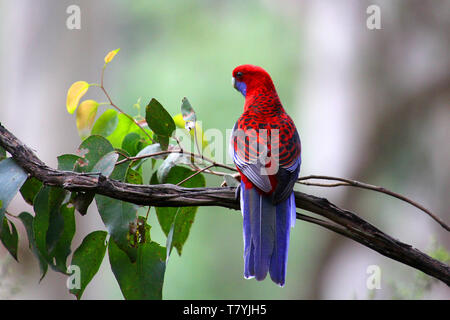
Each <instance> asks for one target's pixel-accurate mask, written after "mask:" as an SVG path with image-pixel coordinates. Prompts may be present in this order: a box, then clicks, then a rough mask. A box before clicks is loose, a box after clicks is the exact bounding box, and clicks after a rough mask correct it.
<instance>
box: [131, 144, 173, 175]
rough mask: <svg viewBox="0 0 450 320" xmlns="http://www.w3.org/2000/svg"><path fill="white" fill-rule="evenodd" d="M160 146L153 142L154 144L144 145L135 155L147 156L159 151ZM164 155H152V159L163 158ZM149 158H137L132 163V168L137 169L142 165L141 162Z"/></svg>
mask: <svg viewBox="0 0 450 320" xmlns="http://www.w3.org/2000/svg"><path fill="white" fill-rule="evenodd" d="M161 151H162V150H161V146H160V145H159V143H155V144H151V145H149V146H146V147H145V148H144V149H142V150H141V151H139V152H138V153H137V154H136V157H142V156H148V155H151V154H154V153H157V152H161ZM164 157H165V155H160V156H154V157H152V159H164ZM148 159H150V158H143V159H141V160H137V161H135V162H134V164H133V169H139V167H140V166H141V165H142V163H144V162H145V161H146V160H148Z"/></svg>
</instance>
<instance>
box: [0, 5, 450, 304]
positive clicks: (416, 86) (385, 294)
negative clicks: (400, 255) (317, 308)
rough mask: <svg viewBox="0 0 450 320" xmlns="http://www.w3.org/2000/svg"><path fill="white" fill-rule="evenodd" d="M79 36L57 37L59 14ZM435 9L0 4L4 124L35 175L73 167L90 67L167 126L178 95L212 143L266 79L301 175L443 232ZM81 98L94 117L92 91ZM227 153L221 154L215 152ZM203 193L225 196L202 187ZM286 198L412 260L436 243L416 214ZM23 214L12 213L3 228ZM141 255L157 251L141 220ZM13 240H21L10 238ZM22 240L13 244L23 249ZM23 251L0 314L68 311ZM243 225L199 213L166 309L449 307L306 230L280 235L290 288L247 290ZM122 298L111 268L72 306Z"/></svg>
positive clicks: (168, 282) (441, 40) (443, 87)
mask: <svg viewBox="0 0 450 320" xmlns="http://www.w3.org/2000/svg"><path fill="white" fill-rule="evenodd" d="M373 3H375V4H377V5H378V6H379V7H380V8H381V19H382V20H381V21H382V29H381V30H369V29H368V28H367V27H366V19H367V17H368V15H367V13H366V9H367V7H368V6H369V5H370V4H373ZM72 4H75V5H78V6H79V7H80V9H81V29H80V30H69V29H67V27H66V19H67V17H68V16H69V14H67V13H66V9H67V7H68V6H69V5H72ZM448 12H449V2H448V1H413V0H411V1H408V0H399V1H396V2H394V3H392V2H390V1H387V0H386V1H381V0H380V1H354V0H345V1H339V2H336V1H326V0H320V1H292V0H291V1H289V0H283V1H256V0H251V1H237V0H227V1H218V0H215V1H213V0H192V1H180V0H177V1H162V0H158V1H128V2H125V1H112V0H110V1H106V0H98V1H87V0H86V1H81V0H79V1H66V0H64V1H58V2H56V1H50V0H41V1H39V2H37V1H26V0H19V1H14V2H12V1H1V0H0V26H1V33H0V50H1V51H0V70H1V75H0V97H1V98H2V104H1V106H0V121H1V122H2V123H3V124H4V125H5V126H6V127H7V128H8V129H9V130H11V131H12V132H14V133H15V134H16V135H17V136H18V137H19V138H20V139H22V141H24V142H25V143H26V144H28V145H29V146H30V147H32V148H33V149H34V150H36V152H37V154H38V156H39V157H41V159H43V160H44V161H45V162H46V163H47V164H49V165H51V166H55V165H56V157H57V156H58V155H60V154H62V153H71V152H73V151H74V150H75V149H76V147H77V146H78V144H79V138H78V135H77V130H76V126H75V118H74V116H73V115H69V114H67V112H66V110H65V98H66V97H65V95H66V91H67V89H68V88H69V86H70V84H71V83H73V82H74V81H77V80H85V81H88V82H91V83H92V82H98V81H99V77H100V71H101V67H102V65H103V57H104V56H105V54H106V53H107V52H108V51H110V50H112V49H115V48H119V47H120V48H121V51H120V52H119V54H118V55H117V56H116V58H115V59H114V61H113V62H112V63H110V64H109V66H108V68H107V71H106V75H105V86H106V87H107V89H108V91H109V92H110V94H111V96H112V99H113V101H114V102H115V103H116V104H118V105H119V106H120V107H121V108H123V109H124V110H126V111H129V112H130V113H131V114H134V112H135V110H134V109H133V107H132V106H133V104H134V103H135V102H136V101H137V99H138V98H141V101H142V105H145V104H146V103H147V102H148V101H149V100H150V99H151V98H152V97H154V98H157V99H158V100H159V101H160V102H161V103H162V104H163V105H164V107H165V108H166V109H167V110H168V111H169V112H170V113H171V114H172V115H175V114H177V113H179V108H180V105H181V99H182V98H183V97H184V96H186V97H188V98H189V100H190V102H191V103H192V105H193V106H194V108H195V110H196V113H197V117H198V118H199V119H200V120H201V121H202V122H203V127H204V129H208V128H217V129H219V130H221V131H222V132H223V133H224V134H225V130H226V129H231V128H232V127H233V125H234V123H235V121H236V119H237V118H238V117H239V115H240V113H241V112H242V106H243V97H242V96H241V95H240V94H239V93H238V92H236V91H235V90H234V89H233V88H232V87H231V72H232V70H233V68H234V67H236V66H237V65H240V64H244V63H251V64H256V65H260V66H262V67H264V68H265V69H266V70H267V71H268V72H269V73H270V74H271V76H272V78H273V80H274V82H275V85H276V87H277V89H278V93H279V95H280V97H281V100H282V102H283V105H284V107H285V109H286V110H287V112H288V113H289V114H290V115H291V116H292V118H293V119H294V121H295V122H296V124H297V127H298V130H299V133H300V137H301V139H302V147H303V157H302V158H303V164H302V172H301V174H302V175H309V174H329V175H335V176H345V177H349V178H354V179H358V180H362V181H365V182H368V183H372V184H378V185H382V186H385V187H387V188H389V189H392V190H394V191H397V192H399V193H403V194H407V195H409V196H410V197H412V198H414V199H415V200H417V201H418V202H419V203H423V204H424V205H425V206H426V207H428V208H430V209H431V210H433V211H434V212H436V213H437V214H438V215H439V216H440V217H442V218H443V219H444V220H446V221H447V222H448V219H449V211H448V209H449V203H448V199H447V197H448V194H449V192H450V174H449V172H450V151H449V147H448V145H449V144H448V141H449V140H450V108H449V103H448V101H450V100H449V99H448V97H449V93H450V81H449V74H450V72H449V71H450V65H449V64H450V63H449V61H448V56H449V53H450V52H449V47H450V46H449V38H448V34H447V32H446V31H445V30H449V29H450V28H449V27H450V17H449V14H448ZM88 97H90V98H93V99H97V100H98V101H104V97H103V96H102V95H101V94H100V92H95V90H90V91H89V93H88ZM224 144H225V145H226V143H224ZM207 182H208V184H209V185H211V186H217V185H220V183H221V180H220V179H217V178H214V177H208V180H207ZM299 190H302V191H303V192H308V193H312V194H315V195H321V196H326V197H328V198H329V199H330V200H331V201H333V202H335V203H336V204H338V205H340V206H342V207H344V208H348V209H351V210H354V211H355V212H358V213H359V214H361V216H363V218H365V219H367V220H369V221H370V222H372V223H374V224H375V225H376V226H378V227H380V228H381V229H382V230H384V231H386V232H388V233H389V234H391V235H393V236H394V237H398V238H399V239H401V240H402V241H404V242H407V243H411V244H413V245H414V246H416V247H418V248H419V249H421V250H424V251H427V250H428V251H430V250H432V249H433V244H432V243H433V240H432V239H435V241H436V242H437V243H438V244H440V245H442V246H444V247H447V249H448V248H449V247H450V239H449V236H448V233H446V232H445V231H443V230H441V228H440V227H439V226H437V225H436V224H435V223H434V222H432V221H430V219H429V218H428V217H426V216H425V215H423V214H422V213H421V212H420V211H418V210H417V209H415V208H412V207H410V206H408V205H406V204H403V203H401V202H398V201H396V200H393V199H390V198H387V197H386V196H382V195H379V194H374V193H371V192H367V191H360V190H355V189H351V190H350V189H327V190H324V189H319V188H312V187H301V188H299ZM22 210H30V208H29V207H27V205H26V204H23V203H22V202H21V201H20V199H16V200H15V201H14V202H13V204H12V206H11V211H12V212H16V213H19V212H21V211H22ZM150 222H151V224H152V225H153V228H152V231H151V232H152V238H153V239H155V240H156V241H158V242H160V243H161V244H164V243H165V237H164V235H163V233H162V232H161V230H160V228H159V225H158V223H157V221H156V218H155V214H154V211H153V210H152V211H151V220H150ZM77 228H78V231H79V234H77V236H76V238H75V239H74V243H73V249H74V248H76V247H77V246H78V245H79V243H80V242H81V240H82V239H83V237H84V235H86V234H87V233H89V232H91V231H93V230H97V229H104V226H103V224H102V222H101V220H100V219H99V217H98V214H97V212H96V208H95V205H93V206H91V208H90V210H89V214H88V216H86V217H79V216H78V217H77ZM19 231H20V233H21V236H22V238H23V237H24V236H25V233H24V230H23V229H21V230H19ZM24 240H25V239H24ZM24 240H22V241H21V243H20V245H21V248H20V252H19V259H21V263H20V264H16V263H15V262H14V261H11V259H9V258H8V256H7V253H6V250H4V249H3V248H0V298H2V299H20V298H25V299H28V298H34V299H35V298H38V299H39V298H43V299H47V298H56V299H71V298H72V297H71V295H70V294H69V293H68V292H67V290H66V288H65V277H63V276H62V275H59V274H56V273H53V272H51V273H50V274H49V275H48V276H47V277H46V278H45V279H44V280H43V281H42V283H41V284H37V281H38V275H37V274H38V266H37V263H36V261H35V260H34V257H32V256H31V255H30V253H29V251H28V249H27V248H26V241H24ZM242 242H243V241H242V217H241V214H240V213H239V212H237V211H230V210H226V209H223V208H216V207H209V208H200V209H199V210H198V213H197V216H196V219H195V223H194V225H193V227H192V230H191V233H190V236H189V239H188V241H187V243H186V245H185V247H184V249H183V255H182V257H178V256H177V254H176V253H174V254H173V255H172V256H171V259H170V261H169V264H168V267H167V271H166V277H165V286H164V291H163V296H164V298H165V299H329V298H331V299H352V298H356V299H368V298H375V299H377V298H384V299H391V298H429V299H434V298H448V297H450V291H449V289H448V287H446V286H445V285H443V284H440V283H436V282H433V283H432V285H431V286H430V288H429V289H427V290H422V289H421V288H420V286H419V287H418V285H417V283H416V277H417V275H416V272H415V271H414V270H413V269H411V268H409V267H406V266H404V265H401V264H399V263H396V262H394V261H392V260H389V259H387V258H385V257H383V256H381V255H379V254H377V253H376V252H373V251H371V250H370V249H368V248H366V247H362V246H361V245H358V244H356V243H353V242H352V241H350V240H346V239H343V238H342V237H340V236H338V235H335V234H332V233H331V232H329V231H326V230H324V229H322V228H319V227H317V226H313V225H310V224H308V223H306V222H300V221H298V222H297V225H296V227H295V229H293V231H292V233H291V245H290V253H289V262H288V273H287V284H286V286H285V287H284V288H279V287H278V286H276V285H274V284H273V283H272V282H271V281H270V280H267V281H264V282H256V281H255V280H245V279H244V278H243V259H242V251H243V243H242ZM374 264H375V265H379V266H380V267H381V269H382V275H383V278H382V289H381V290H376V291H374V292H369V291H368V290H367V287H366V279H367V276H368V275H367V273H366V269H367V267H368V266H369V265H374ZM121 297H122V295H121V293H120V289H119V287H118V285H117V284H116V283H115V279H114V276H113V274H112V272H111V270H110V267H109V262H108V260H107V259H105V261H104V263H103V265H102V267H101V269H100V271H99V274H98V275H97V276H96V277H95V278H94V280H93V281H92V283H91V284H90V285H89V286H88V287H87V289H86V291H85V294H84V298H85V299H100V298H105V299H120V298H121Z"/></svg>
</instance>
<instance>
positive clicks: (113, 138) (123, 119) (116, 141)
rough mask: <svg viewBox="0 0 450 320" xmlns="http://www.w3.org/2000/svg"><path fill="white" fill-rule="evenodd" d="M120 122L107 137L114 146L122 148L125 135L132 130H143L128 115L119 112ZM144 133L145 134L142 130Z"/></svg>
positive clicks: (138, 131) (137, 131)
mask: <svg viewBox="0 0 450 320" xmlns="http://www.w3.org/2000/svg"><path fill="white" fill-rule="evenodd" d="M117 117H118V121H119V122H118V124H117V127H116V129H115V130H114V131H113V132H112V133H111V134H110V135H109V136H108V137H107V139H108V140H109V142H111V144H112V145H113V146H114V148H121V147H122V142H123V140H124V138H125V136H126V135H127V134H129V133H131V132H136V133H138V134H140V133H141V132H142V130H141V129H140V128H139V127H138V126H137V124H136V123H135V122H134V121H132V120H131V119H130V118H128V117H127V116H126V115H124V114H122V113H119V115H118V116H117ZM142 134H144V133H143V132H142Z"/></svg>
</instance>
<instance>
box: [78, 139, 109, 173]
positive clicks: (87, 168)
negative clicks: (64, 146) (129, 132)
mask: <svg viewBox="0 0 450 320" xmlns="http://www.w3.org/2000/svg"><path fill="white" fill-rule="evenodd" d="M111 151H114V148H113V147H112V145H111V143H110V142H109V141H108V140H106V139H105V138H103V137H102V136H95V135H93V136H90V137H88V138H87V139H86V140H84V141H83V142H82V143H81V145H80V146H79V147H78V150H77V153H78V154H80V156H81V159H78V160H77V162H76V164H75V169H74V170H75V171H76V172H92V169H94V167H95V165H96V164H97V162H99V161H100V159H101V158H102V157H103V156H104V155H106V154H107V153H109V152H111Z"/></svg>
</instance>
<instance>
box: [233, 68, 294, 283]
mask: <svg viewBox="0 0 450 320" xmlns="http://www.w3.org/2000/svg"><path fill="white" fill-rule="evenodd" d="M232 83H233V86H234V88H235V89H236V90H237V91H239V92H240V93H241V94H242V95H243V96H244V98H245V102H244V112H243V113H242V115H241V116H240V117H239V119H238V120H237V122H236V124H235V125H234V128H233V130H232V134H231V139H230V146H229V152H230V156H231V158H232V159H233V162H234V164H235V165H236V168H237V170H238V172H239V174H240V184H239V185H238V189H237V197H240V206H241V211H242V215H243V238H244V277H245V278H246V279H251V278H255V279H256V280H258V281H262V280H264V279H265V278H266V277H267V273H269V274H270V277H271V279H272V281H273V282H274V283H276V284H277V285H279V286H280V287H283V286H284V285H285V279H286V269H287V259H288V249H289V233H290V229H291V227H294V224H295V220H296V206H295V197H294V191H293V189H294V184H295V182H296V181H297V179H298V176H299V173H300V165H301V142H300V137H299V134H298V132H297V129H296V127H295V124H294V122H293V121H292V119H291V118H290V117H289V115H288V114H287V113H286V111H285V110H284V108H283V106H282V104H281V101H280V98H279V97H278V94H277V91H276V89H275V86H274V84H273V81H272V79H271V77H270V75H269V74H268V73H267V72H266V71H265V70H264V69H263V68H261V67H259V66H254V65H250V64H245V65H240V66H238V67H236V68H235V69H234V70H233V73H232Z"/></svg>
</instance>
